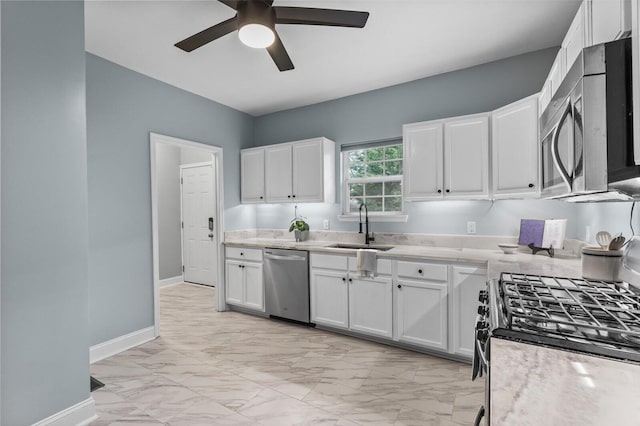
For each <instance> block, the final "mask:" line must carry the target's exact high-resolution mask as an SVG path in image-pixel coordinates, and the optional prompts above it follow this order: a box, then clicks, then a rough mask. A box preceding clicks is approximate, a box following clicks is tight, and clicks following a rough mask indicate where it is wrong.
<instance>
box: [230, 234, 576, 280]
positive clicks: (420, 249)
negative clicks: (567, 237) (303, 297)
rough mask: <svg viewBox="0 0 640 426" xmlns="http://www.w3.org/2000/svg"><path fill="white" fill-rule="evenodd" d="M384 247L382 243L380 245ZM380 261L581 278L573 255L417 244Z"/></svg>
mask: <svg viewBox="0 0 640 426" xmlns="http://www.w3.org/2000/svg"><path fill="white" fill-rule="evenodd" d="M225 244H226V245H239V246H244V247H255V248H264V247H272V248H283V249H295V250H308V251H313V252H322V253H333V254H344V255H355V253H356V250H355V249H344V248H336V247H331V246H332V245H334V244H336V241H317V240H312V241H303V242H295V241H293V240H285V239H281V238H242V239H227V240H225ZM380 245H386V244H380ZM378 257H380V258H383V259H384V258H403V259H406V258H409V259H411V258H413V259H419V260H438V261H445V262H461V263H476V264H483V265H486V266H487V276H488V278H490V279H492V278H497V277H499V276H500V273H501V272H513V273H523V274H532V275H553V276H563V277H570V278H580V277H581V269H582V266H581V261H580V258H579V257H577V256H570V255H561V256H557V257H555V258H549V257H548V256H547V255H544V254H538V255H535V256H534V255H532V254H531V253H527V252H525V251H519V252H517V253H514V254H504V253H503V252H502V251H501V250H499V249H497V248H496V249H486V248H453V247H429V246H419V245H404V244H396V245H393V248H392V249H391V250H387V251H379V252H378Z"/></svg>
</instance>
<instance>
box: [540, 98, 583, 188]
mask: <svg viewBox="0 0 640 426" xmlns="http://www.w3.org/2000/svg"><path fill="white" fill-rule="evenodd" d="M557 117H558V118H557V121H556V123H555V125H554V126H553V127H551V129H550V130H549V131H548V132H547V133H546V134H545V135H543V138H542V141H541V144H540V149H541V159H542V176H541V178H542V196H543V197H545V198H556V197H563V196H567V195H570V194H571V193H572V188H573V180H574V171H575V163H576V162H575V134H576V131H575V124H576V123H575V111H574V103H573V102H572V99H571V97H568V98H567V100H566V101H565V103H564V105H563V107H562V109H561V110H560V111H559V113H558V115H557Z"/></svg>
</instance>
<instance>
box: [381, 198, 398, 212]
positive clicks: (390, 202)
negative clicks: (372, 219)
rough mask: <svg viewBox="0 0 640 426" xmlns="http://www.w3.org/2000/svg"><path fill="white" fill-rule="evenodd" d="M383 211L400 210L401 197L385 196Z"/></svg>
mask: <svg viewBox="0 0 640 426" xmlns="http://www.w3.org/2000/svg"><path fill="white" fill-rule="evenodd" d="M384 211H386V212H399V211H402V198H401V197H387V198H385V199H384Z"/></svg>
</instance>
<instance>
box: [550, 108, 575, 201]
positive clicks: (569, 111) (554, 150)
mask: <svg viewBox="0 0 640 426" xmlns="http://www.w3.org/2000/svg"><path fill="white" fill-rule="evenodd" d="M569 115H571V118H573V105H572V104H571V98H569V99H567V105H566V106H565V108H564V112H563V113H562V116H561V117H560V121H559V122H558V126H557V127H556V129H555V132H554V134H553V140H552V141H551V155H552V157H553V162H554V164H555V166H556V168H557V169H558V171H559V172H560V176H561V177H562V180H563V181H564V182H565V183H566V184H567V186H568V187H569V191H571V190H572V189H573V182H572V181H573V179H572V177H571V175H569V172H568V171H567V168H566V167H565V166H564V164H562V160H561V159H560V151H559V148H558V140H559V139H560V129H561V128H562V125H563V124H564V122H565V121H566V119H567V118H568V117H569ZM570 132H571V143H572V144H573V143H574V137H573V127H571V129H570Z"/></svg>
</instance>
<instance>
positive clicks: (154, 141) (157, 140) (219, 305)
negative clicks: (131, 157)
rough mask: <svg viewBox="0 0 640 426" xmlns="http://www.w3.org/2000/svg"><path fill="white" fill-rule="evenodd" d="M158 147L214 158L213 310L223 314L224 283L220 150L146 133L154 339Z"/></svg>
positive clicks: (157, 295) (157, 272) (157, 328)
mask: <svg viewBox="0 0 640 426" xmlns="http://www.w3.org/2000/svg"><path fill="white" fill-rule="evenodd" d="M158 144H168V145H172V146H177V147H179V148H194V149H199V150H202V151H208V152H210V153H211V154H213V163H214V166H215V178H216V184H215V188H216V215H217V216H218V220H217V221H216V226H215V233H216V236H215V241H216V245H217V246H218V274H217V275H218V276H217V279H216V292H215V293H216V301H215V308H216V310H218V311H220V312H221V311H225V310H226V303H225V295H224V291H225V281H224V245H223V242H224V238H222V235H223V233H224V180H223V176H224V173H223V167H222V166H223V156H222V147H218V146H213V145H207V144H204V143H200V142H193V141H189V140H185V139H180V138H175V137H172V136H166V135H161V134H158V133H153V132H149V148H150V150H149V155H150V160H151V228H152V244H153V328H154V335H155V337H158V336H160V260H159V246H158V177H157V170H156V158H157V153H156V147H157V146H158Z"/></svg>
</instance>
